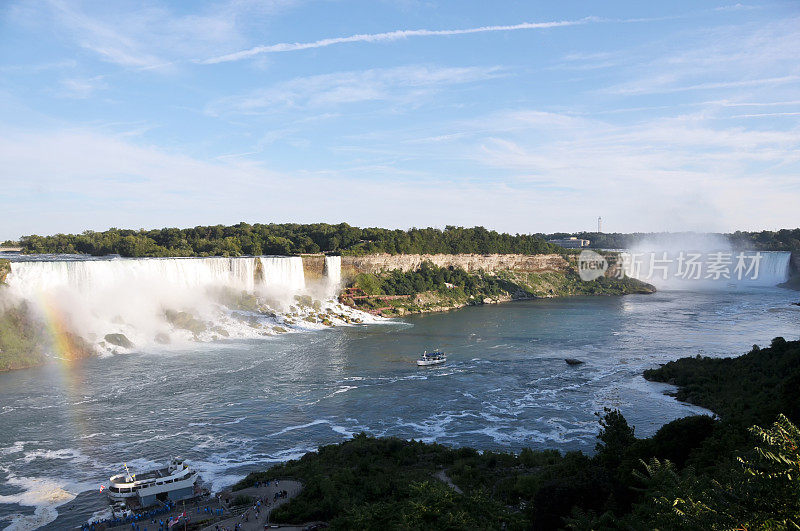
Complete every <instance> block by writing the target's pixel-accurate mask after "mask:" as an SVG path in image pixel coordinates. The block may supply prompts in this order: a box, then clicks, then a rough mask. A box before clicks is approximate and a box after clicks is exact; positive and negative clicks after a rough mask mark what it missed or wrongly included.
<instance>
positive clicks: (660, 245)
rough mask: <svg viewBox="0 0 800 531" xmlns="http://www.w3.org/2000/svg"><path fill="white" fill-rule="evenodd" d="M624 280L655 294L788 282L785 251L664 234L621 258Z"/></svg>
mask: <svg viewBox="0 0 800 531" xmlns="http://www.w3.org/2000/svg"><path fill="white" fill-rule="evenodd" d="M622 259H623V263H624V270H625V274H626V275H627V276H630V277H633V278H637V279H639V280H643V281H644V282H648V283H650V284H653V285H654V286H655V287H656V288H658V289H660V290H671V289H673V290H690V291H692V290H694V291H696V290H716V289H723V290H727V289H740V288H749V287H769V286H776V285H778V284H781V283H783V282H786V281H787V280H789V274H790V265H789V264H790V260H791V253H790V252H781V251H761V252H757V251H741V250H737V249H733V248H731V246H730V244H729V243H728V242H727V241H726V240H724V239H723V238H721V237H718V236H715V235H709V234H695V235H685V234H682V235H664V237H661V238H659V239H658V240H652V241H642V242H640V243H639V244H637V245H636V247H635V248H632V249H629V250H628V251H626V252H623V253H622Z"/></svg>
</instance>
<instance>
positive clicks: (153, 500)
mask: <svg viewBox="0 0 800 531" xmlns="http://www.w3.org/2000/svg"><path fill="white" fill-rule="evenodd" d="M197 478H198V475H197V472H195V471H194V470H192V469H191V468H189V465H187V464H186V463H185V462H184V461H183V459H173V460H172V461H171V462H170V464H169V465H167V466H166V467H164V468H158V469H155V470H149V471H147V472H142V473H140V474H134V473H132V472H131V471H130V470H128V466H127V465H125V472H124V473H123V474H117V475H116V476H112V477H111V478H110V479H109V481H110V482H111V483H110V484H109V487H108V488H107V489H105V490H106V492H107V493H108V497H109V498H110V499H111V500H112V501H113V502H120V501H122V502H138V505H139V506H140V507H149V506H151V505H155V504H157V503H159V502H166V501H173V502H175V501H179V500H185V499H187V498H192V497H193V496H194V495H195V482H196V481H197Z"/></svg>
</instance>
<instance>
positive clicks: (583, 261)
mask: <svg viewBox="0 0 800 531" xmlns="http://www.w3.org/2000/svg"><path fill="white" fill-rule="evenodd" d="M617 256H618V261H617V263H616V264H614V266H613V267H609V264H608V261H607V260H606V258H604V257H603V256H601V255H600V254H598V253H595V252H594V251H588V250H585V251H582V252H581V254H580V256H579V257H578V273H579V274H580V277H581V279H582V280H586V281H591V280H595V279H597V278H600V277H601V276H604V275H606V271H609V270H610V271H609V276H611V277H614V278H624V277H626V276H627V277H632V278H636V279H639V280H644V281H649V280H656V281H657V280H669V279H675V280H712V281H713V280H716V281H725V280H728V281H734V280H737V281H741V280H758V278H759V266H760V264H761V260H762V259H763V255H762V254H761V253H760V252H752V251H740V252H733V251H712V252H699V251H678V252H669V251H650V252H623V253H619V255H617Z"/></svg>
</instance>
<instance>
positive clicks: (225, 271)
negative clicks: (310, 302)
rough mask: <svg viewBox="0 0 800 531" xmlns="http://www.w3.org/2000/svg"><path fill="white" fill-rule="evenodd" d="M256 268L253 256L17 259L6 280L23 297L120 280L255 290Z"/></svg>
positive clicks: (122, 283) (123, 283)
mask: <svg viewBox="0 0 800 531" xmlns="http://www.w3.org/2000/svg"><path fill="white" fill-rule="evenodd" d="M301 267H302V263H301ZM255 271H256V263H255V259H253V258H221V257H214V258H147V259H136V260H128V259H120V260H73V261H36V262H14V263H13V264H12V266H11V274H10V275H9V277H8V284H9V286H10V287H11V288H12V290H13V291H14V292H16V293H17V294H19V295H21V296H23V297H27V296H31V295H36V294H40V293H43V292H48V291H51V290H54V289H63V288H67V289H74V290H77V291H79V292H81V293H89V292H96V291H105V290H108V289H112V288H114V287H118V286H138V287H139V288H141V289H148V287H150V286H154V285H157V286H161V285H163V284H167V285H169V286H171V287H173V288H185V289H192V288H204V287H209V286H224V287H230V288H234V289H243V290H247V291H252V290H253V289H254V288H255Z"/></svg>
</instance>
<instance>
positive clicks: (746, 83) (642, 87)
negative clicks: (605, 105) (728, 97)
mask: <svg viewBox="0 0 800 531" xmlns="http://www.w3.org/2000/svg"><path fill="white" fill-rule="evenodd" d="M667 78H670V77H669V76H667ZM667 78H661V79H659V80H655V82H654V83H652V84H650V85H647V84H634V85H629V86H625V85H623V86H618V87H612V88H611V89H609V91H610V92H612V93H614V94H628V95H636V94H666V93H670V92H688V91H692V90H713V89H731V88H742V87H755V86H760V85H783V84H787V83H796V82H798V81H800V76H780V77H766V78H758V79H741V80H735V81H715V82H708V83H697V84H693V85H670V84H667V83H663V82H661V81H663V80H664V79H667Z"/></svg>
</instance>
